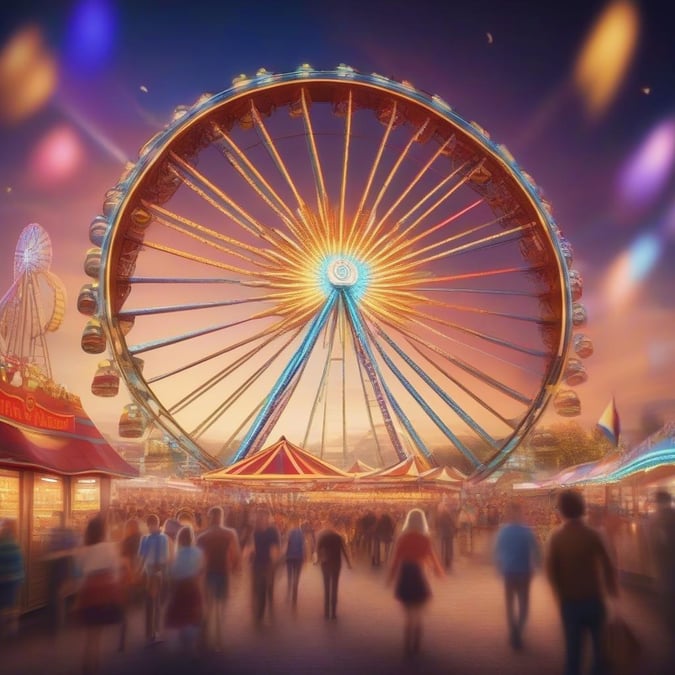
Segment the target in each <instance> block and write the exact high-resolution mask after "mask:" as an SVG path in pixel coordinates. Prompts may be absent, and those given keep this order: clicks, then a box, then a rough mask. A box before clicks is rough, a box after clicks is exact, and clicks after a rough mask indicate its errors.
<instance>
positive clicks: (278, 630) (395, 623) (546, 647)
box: [0, 558, 675, 675]
mask: <svg viewBox="0 0 675 675" xmlns="http://www.w3.org/2000/svg"><path fill="white" fill-rule="evenodd" d="M285 581H286V580H285V577H284V576H283V574H280V575H279V577H278V582H277V588H276V609H275V614H274V618H273V620H272V621H271V622H270V623H268V624H266V625H265V626H263V627H262V629H260V630H258V631H256V630H254V628H253V625H252V619H251V610H250V605H249V593H248V590H249V586H248V579H247V578H246V576H245V575H243V576H242V577H241V578H240V579H239V580H238V583H236V587H235V588H234V589H233V592H232V597H231V600H230V604H229V606H228V610H227V619H226V638H225V645H226V647H225V650H224V651H223V652H222V653H209V654H205V655H203V656H202V657H201V658H200V659H199V660H196V661H192V660H191V661H186V660H185V659H183V658H181V656H180V654H178V653H177V652H176V649H177V648H176V646H175V644H174V642H173V640H171V639H167V640H166V641H165V642H163V643H161V644H159V645H156V646H153V647H151V648H147V647H145V646H144V644H143V615H142V611H141V608H140V607H139V608H137V609H135V611H134V612H133V614H132V616H131V621H130V629H129V633H130V636H131V638H130V641H129V642H130V643H129V645H128V648H127V650H126V652H125V653H118V652H117V651H116V646H117V627H113V628H111V629H110V630H108V631H107V632H106V633H107V634H106V635H105V639H104V644H103V652H104V656H103V661H104V667H103V673H104V674H105V675H113V674H117V673H120V674H122V673H125V674H132V673H139V674H140V673H142V674H143V675H155V674H156V675H170V674H172V673H181V675H201V674H202V673H203V674H206V673H209V674H210V673H213V674H214V675H215V674H216V673H218V674H238V673H242V674H246V673H260V674H261V675H263V674H266V675H273V674H276V673H289V674H291V673H294V674H296V675H303V674H305V673H326V674H336V675H337V674H338V673H340V674H360V673H364V674H365V673H368V674H369V675H380V674H383V675H386V674H389V673H391V674H392V675H399V674H400V675H404V674H406V673H420V674H423V675H427V674H428V675H435V674H436V673H438V674H440V673H443V674H444V675H450V674H455V675H464V674H465V673H466V674H469V673H471V674H474V673H475V674H479V675H480V674H481V673H486V674H488V673H496V674H499V675H512V674H513V675H516V674H518V675H548V674H549V673H550V674H552V675H553V674H559V673H561V665H562V645H561V635H560V627H559V622H558V616H557V613H556V609H555V607H554V605H553V601H552V598H551V595H550V591H549V589H548V586H547V584H546V582H545V580H544V579H543V578H542V577H541V576H539V577H537V578H536V579H535V580H534V582H533V588H532V602H531V615H530V622H529V627H528V631H527V633H526V636H525V637H526V645H525V649H524V650H523V651H522V652H519V653H514V652H513V651H512V650H511V649H510V647H509V646H508V644H507V640H506V630H505V619H504V608H503V597H502V589H501V585H500V580H499V579H498V578H497V577H496V575H495V573H494V571H493V569H492V568H491V567H490V566H489V565H486V564H485V563H482V562H480V561H477V560H473V559H471V558H460V559H459V561H458V563H457V565H456V568H455V569H454V570H453V572H452V573H451V574H449V575H448V576H447V577H446V578H444V579H441V580H438V581H435V583H434V599H433V601H432V604H431V606H430V607H429V611H428V615H427V617H426V633H425V636H424V640H423V648H422V653H421V654H420V655H419V656H418V657H416V658H415V659H413V660H405V659H404V658H403V653H402V632H403V618H402V613H401V611H400V608H399V606H398V604H397V602H396V601H395V600H394V598H393V591H392V589H391V588H388V587H386V585H385V570H384V568H371V567H370V566H367V565H366V564H365V563H363V564H361V565H357V566H356V568H355V569H354V570H353V571H350V570H347V569H345V570H344V572H343V577H342V579H341V588H340V599H339V605H338V618H337V620H336V621H334V622H333V621H325V620H324V618H323V612H322V584H321V575H320V572H319V569H318V568H317V567H314V566H312V565H311V564H310V565H307V566H306V567H305V568H304V570H303V573H302V576H301V580H300V594H299V606H298V610H297V613H296V614H293V612H292V611H291V609H290V607H289V606H288V605H287V604H286V603H285V590H286V589H285ZM621 606H622V608H623V611H624V613H625V615H626V616H627V618H628V619H629V620H630V621H631V623H632V624H633V625H634V627H635V629H636V631H637V633H638V634H639V636H640V637H641V639H642V641H643V643H644V646H645V659H644V665H643V668H642V669H641V671H640V672H641V673H644V674H645V675H647V674H648V675H652V674H654V673H657V672H659V664H662V661H663V649H664V645H665V644H666V642H667V641H666V636H665V634H664V631H663V630H662V628H661V627H660V623H659V621H658V618H657V616H656V614H655V612H654V611H653V609H652V607H651V600H650V598H649V597H648V596H647V595H646V594H645V593H644V592H638V591H636V590H631V589H624V592H623V593H622V599H621ZM166 637H167V638H169V636H166ZM81 646H82V629H81V628H80V627H78V626H75V625H72V624H71V625H69V626H68V627H67V628H66V629H65V630H64V631H63V632H62V633H61V634H60V635H58V636H55V637H54V636H50V635H49V634H48V632H47V631H46V629H45V627H44V618H43V617H42V615H41V614H40V613H36V614H34V615H32V616H28V617H26V618H25V619H24V622H23V625H22V630H21V634H20V635H19V638H18V639H17V640H15V641H13V642H11V643H9V644H7V643H6V644H3V645H2V647H0V672H1V673H2V674H3V675H23V674H25V675H29V674H30V675H34V674H36V675H37V674H44V675H66V674H68V675H70V674H73V675H75V674H76V673H79V672H80V669H79V659H80V655H81ZM661 672H664V673H665V672H669V671H668V670H665V669H662V670H661ZM670 672H675V670H673V671H670Z"/></svg>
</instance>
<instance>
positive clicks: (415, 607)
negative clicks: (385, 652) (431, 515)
mask: <svg viewBox="0 0 675 675" xmlns="http://www.w3.org/2000/svg"><path fill="white" fill-rule="evenodd" d="M427 566H431V568H432V569H433V570H434V572H435V573H436V574H437V576H443V568H442V567H441V563H440V561H439V560H438V557H437V556H436V553H435V551H434V549H433V546H432V545H431V537H430V536H429V526H428V524H427V519H426V516H425V515H424V511H422V510H421V509H412V510H411V511H409V512H408V515H407V516H406V519H405V523H404V524H403V529H402V531H401V535H400V536H399V538H398V540H397V541H396V545H395V547H394V554H393V559H392V563H391V568H390V570H389V583H391V582H392V581H393V580H394V579H397V582H396V591H395V595H396V598H397V599H398V600H399V601H400V602H401V604H402V605H403V607H404V609H405V629H404V654H405V655H406V656H411V655H413V654H416V653H418V652H419V650H420V644H421V641H422V611H423V608H424V606H425V605H426V603H427V602H428V600H429V599H430V598H431V589H430V588H429V582H428V581H427V578H426V574H425V571H424V570H425V567H427Z"/></svg>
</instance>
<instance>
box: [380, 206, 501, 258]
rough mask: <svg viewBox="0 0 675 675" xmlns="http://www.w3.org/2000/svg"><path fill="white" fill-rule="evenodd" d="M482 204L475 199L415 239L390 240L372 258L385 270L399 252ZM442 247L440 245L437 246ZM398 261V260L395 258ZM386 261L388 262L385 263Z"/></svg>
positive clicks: (472, 230) (475, 229)
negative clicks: (379, 262)
mask: <svg viewBox="0 0 675 675" xmlns="http://www.w3.org/2000/svg"><path fill="white" fill-rule="evenodd" d="M482 203H483V199H482V198H481V199H477V200H476V201H474V202H472V203H471V204H469V205H468V206H466V207H464V208H463V209H460V210H459V211H457V212H456V213H453V214H452V215H451V216H449V217H448V218H446V219H445V220H442V221H441V222H440V223H437V224H436V225H433V226H431V227H428V228H426V229H424V230H422V231H421V232H420V233H419V234H418V235H416V236H415V237H412V238H411V239H405V238H404V237H403V236H397V237H395V238H394V239H392V240H391V241H390V242H388V243H386V244H385V245H384V246H382V247H381V249H380V250H379V251H377V252H374V253H375V255H374V258H375V260H378V261H381V266H382V267H384V268H386V267H389V266H391V265H392V264H393V263H392V262H391V261H392V258H394V257H395V256H396V254H397V253H398V252H399V251H402V250H406V249H409V248H410V247H411V246H412V245H413V244H416V243H417V242H418V241H421V240H422V239H424V238H426V237H428V236H429V235H431V234H433V233H434V232H436V231H437V230H440V229H441V228H443V227H446V226H447V225H449V224H450V223H452V222H454V221H456V220H458V219H459V218H461V217H462V216H465V215H466V214H467V213H469V212H470V211H472V210H473V209H474V208H476V207H477V206H479V205H480V204H482ZM501 220H502V218H501V217H498V218H493V219H491V220H489V221H487V222H485V223H482V224H481V225H475V226H472V227H469V228H468V229H466V230H463V231H462V232H458V233H456V234H454V235H452V236H451V237H448V238H446V239H445V240H444V241H445V243H448V242H450V241H455V240H457V239H461V238H462V237H468V236H469V235H470V234H473V233H475V232H479V231H480V230H483V229H486V228H488V227H492V226H493V225H496V224H497V223H499V222H500V221H501ZM439 245H442V244H439ZM406 257H410V254H408V255H407V256H406ZM396 259H400V258H396ZM387 261H390V262H389V263H387Z"/></svg>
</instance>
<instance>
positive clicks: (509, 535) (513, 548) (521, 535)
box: [494, 502, 541, 649]
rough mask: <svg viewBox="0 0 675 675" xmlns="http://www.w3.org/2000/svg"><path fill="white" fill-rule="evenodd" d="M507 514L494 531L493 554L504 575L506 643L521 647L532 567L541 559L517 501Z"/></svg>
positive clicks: (532, 534) (535, 541)
mask: <svg viewBox="0 0 675 675" xmlns="http://www.w3.org/2000/svg"><path fill="white" fill-rule="evenodd" d="M508 517H509V520H508V522H507V523H506V524H505V525H502V526H501V527H500V529H499V531H498V532H497V538H496V540H495V546H494V558H495V562H496V564H497V568H498V570H499V572H500V573H501V575H502V577H503V578H504V598H505V601H506V621H507V625H508V629H509V643H510V644H511V647H513V649H522V647H523V629H524V628H525V623H526V621H527V615H528V610H529V605H530V583H531V581H532V575H533V574H534V570H535V567H537V566H538V565H539V564H540V563H541V553H540V551H539V545H538V544H537V539H536V537H535V536H534V532H532V529H531V528H529V527H528V526H527V525H525V523H524V522H523V514H522V507H521V505H520V504H519V503H517V502H513V503H512V504H511V505H510V506H509V510H508ZM516 605H517V608H516Z"/></svg>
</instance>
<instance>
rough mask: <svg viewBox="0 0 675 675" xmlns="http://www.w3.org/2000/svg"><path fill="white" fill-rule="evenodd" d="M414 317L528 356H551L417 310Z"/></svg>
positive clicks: (413, 312)
mask: <svg viewBox="0 0 675 675" xmlns="http://www.w3.org/2000/svg"><path fill="white" fill-rule="evenodd" d="M411 314H413V315H414V316H416V317H418V318H420V319H422V320H424V321H429V322H431V323H435V324H438V325H441V326H445V327H447V328H451V329H453V330H456V331H458V332H460V333H464V334H465V335H471V336H472V337H475V338H478V339H480V340H484V341H486V342H490V343H492V344H495V345H499V346H500V347H505V348H507V349H511V350H513V351H516V352H520V353H521V354H527V355H528V356H534V357H537V358H548V357H549V354H548V352H543V351H541V350H539V349H531V348H530V347H525V346H524V345H519V344H516V343H515V342H510V341H509V340H504V339H502V338H499V337H497V336H496V335H490V334H489V333H483V332H482V331H479V330H475V329H473V328H468V327H466V326H461V325H460V324H457V323H455V322H454V321H448V320H446V319H441V318H439V317H435V316H431V315H429V314H425V313H424V312H420V311H417V310H414V311H412V312H411Z"/></svg>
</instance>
